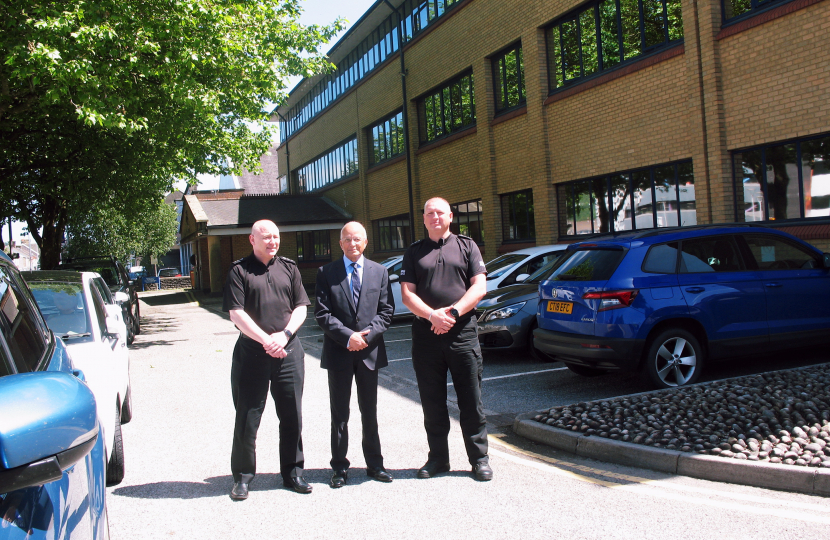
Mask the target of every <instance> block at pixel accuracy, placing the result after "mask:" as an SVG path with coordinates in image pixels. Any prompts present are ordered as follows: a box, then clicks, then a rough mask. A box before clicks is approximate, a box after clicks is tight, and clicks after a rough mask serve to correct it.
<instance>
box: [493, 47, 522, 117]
mask: <svg viewBox="0 0 830 540" xmlns="http://www.w3.org/2000/svg"><path fill="white" fill-rule="evenodd" d="M510 53H516V66H517V71H516V76H517V78H518V82H517V88H518V91H519V99H518V101H517V102H516V104H515V105H509V104H505V101H506V98H507V94H508V93H507V76H506V75H507V74H506V69H507V66H506V57H507V55H509V54H510ZM502 61H504V62H505V64H504V68H505V69H504V71H502V69H501V68H500V62H502ZM490 66H491V69H492V72H493V102H494V107H495V115H496V116H498V115H500V114H504V113H506V112H510V111H513V110H516V109H520V108H522V107H526V106H527V92H526V91H525V76H524V54H523V52H522V41H521V40H519V41H516V42H514V43H512V44H510V45H508V46H507V47H505V48H504V49H502V50H500V51H498V52H497V53H496V54H494V55H493V56H491V57H490ZM499 88H500V90H499ZM500 97H501V99H500Z"/></svg>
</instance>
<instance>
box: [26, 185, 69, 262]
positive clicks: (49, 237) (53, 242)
mask: <svg viewBox="0 0 830 540" xmlns="http://www.w3.org/2000/svg"><path fill="white" fill-rule="evenodd" d="M41 207H42V209H43V215H42V219H43V222H42V223H43V233H42V235H39V234H37V232H36V231H37V229H36V228H33V227H32V226H31V224H30V225H29V232H30V233H31V234H32V237H33V238H34V239H35V242H37V244H38V246H39V247H40V269H41V270H54V269H55V268H56V267H57V266H58V264H60V262H61V246H62V244H63V236H64V233H65V232H66V216H65V215H64V214H65V208H66V206H65V204H64V203H63V202H62V201H58V200H56V199H54V198H52V197H49V196H46V197H45V198H44V199H43V201H41Z"/></svg>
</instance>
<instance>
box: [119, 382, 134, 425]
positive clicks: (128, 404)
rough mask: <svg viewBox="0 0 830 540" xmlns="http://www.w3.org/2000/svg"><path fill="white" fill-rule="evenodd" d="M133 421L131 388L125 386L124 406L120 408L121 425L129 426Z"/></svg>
mask: <svg viewBox="0 0 830 540" xmlns="http://www.w3.org/2000/svg"><path fill="white" fill-rule="evenodd" d="M132 419H133V392H132V387H131V386H130V385H127V393H126V395H124V405H122V406H121V423H122V424H129V423H130V420H132Z"/></svg>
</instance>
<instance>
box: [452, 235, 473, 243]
mask: <svg viewBox="0 0 830 540" xmlns="http://www.w3.org/2000/svg"><path fill="white" fill-rule="evenodd" d="M456 236H457V237H459V238H463V239H464V240H469V241H470V242H475V240H473V239H472V238H470V237H469V236H464V235H463V234H456Z"/></svg>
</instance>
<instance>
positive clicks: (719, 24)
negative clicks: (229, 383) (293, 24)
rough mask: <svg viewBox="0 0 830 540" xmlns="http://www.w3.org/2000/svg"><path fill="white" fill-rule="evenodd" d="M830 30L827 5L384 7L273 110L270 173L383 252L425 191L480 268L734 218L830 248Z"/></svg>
mask: <svg viewBox="0 0 830 540" xmlns="http://www.w3.org/2000/svg"><path fill="white" fill-rule="evenodd" d="M390 3H391V6H394V8H395V11H393V9H392V7H391V6H390ZM399 21H401V22H400V24H399ZM828 31H830V2H825V1H821V0H789V1H786V0H768V1H766V2H758V1H757V0H721V1H714V0H697V1H692V0H593V1H589V2H584V1H581V0H554V1H541V0H523V1H521V2H503V1H501V0H419V1H417V2H415V1H412V0H388V1H387V0H378V1H377V2H376V3H375V4H373V5H372V7H371V8H370V9H369V10H368V11H367V12H366V13H365V14H364V15H363V17H362V18H361V19H360V20H359V21H357V22H356V23H355V24H354V25H353V27H352V28H351V29H350V30H349V31H348V32H347V33H346V34H345V35H344V37H343V38H342V39H341V40H340V41H339V42H338V43H337V44H336V45H335V46H334V47H333V48H332V50H331V51H330V52H329V58H330V59H331V61H332V62H333V63H334V64H336V65H337V70H336V71H334V72H333V73H330V74H326V75H319V76H316V77H313V78H309V79H305V80H303V81H302V82H301V83H300V84H298V85H297V87H296V88H294V89H293V90H292V92H291V94H290V96H289V99H288V101H287V102H286V103H285V104H284V105H282V106H281V107H279V108H278V109H277V110H276V111H275V114H274V117H273V118H274V120H275V121H279V122H280V135H281V137H282V140H281V143H280V145H279V147H278V148H277V155H278V159H279V170H280V171H288V173H287V174H288V178H287V180H288V185H289V191H290V192H291V193H313V194H315V195H322V196H325V197H326V198H328V199H330V200H332V201H334V203H335V204H336V205H337V206H339V207H341V208H343V209H345V211H346V212H348V213H350V214H351V215H353V216H354V218H355V219H357V220H359V221H361V222H363V223H365V224H371V229H370V233H369V234H370V244H369V248H368V250H367V253H368V254H370V255H371V256H372V257H373V258H375V259H382V258H385V257H387V256H391V255H394V254H399V253H401V252H402V250H403V249H404V248H405V247H406V246H407V245H408V244H409V243H410V242H411V241H412V240H414V239H417V238H420V237H422V236H423V235H424V229H423V227H422V225H421V217H420V216H421V208H422V207H423V203H424V201H425V200H426V199H427V198H429V197H431V196H442V197H444V198H446V199H447V200H448V201H450V203H451V204H453V206H454V210H455V214H456V218H457V223H456V224H455V228H456V230H457V231H461V232H463V233H465V234H468V235H470V236H473V237H474V238H475V239H476V240H477V241H478V242H479V243H480V245H481V247H482V249H483V251H484V252H485V258H486V259H491V258H494V257H495V256H496V255H497V254H498V253H501V252H505V251H512V250H514V249H518V248H520V247H526V246H528V245H535V244H549V243H557V242H568V241H573V240H576V239H579V238H583V237H584V235H591V234H597V233H602V232H607V231H611V230H630V229H634V228H636V229H648V228H653V227H662V226H674V225H684V226H688V225H694V224H707V223H733V222H740V223H743V222H761V223H767V224H774V225H775V226H777V227H782V228H786V230H789V231H790V232H793V233H795V234H796V235H798V236H801V237H802V238H804V239H806V240H808V241H810V242H812V243H814V244H815V245H817V246H818V247H820V248H822V249H824V250H828V251H830V170H828V166H827V163H828V161H827V159H830V156H827V154H828V152H830V99H828V97H830V40H826V39H824V38H822V37H821V36H824V35H826V34H825V32H828ZM401 45H402V46H401ZM401 53H403V58H401V56H402V54H401ZM404 124H405V125H406V130H404ZM410 212H412V213H413V214H414V218H411V217H410ZM413 236H414V238H413ZM321 240H322V239H321ZM334 247H335V250H333V251H332V254H333V256H335V257H336V256H338V255H339V251H338V250H337V249H336V242H335V244H334ZM281 253H282V254H283V255H287V256H292V254H291V253H290V252H285V251H281Z"/></svg>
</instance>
